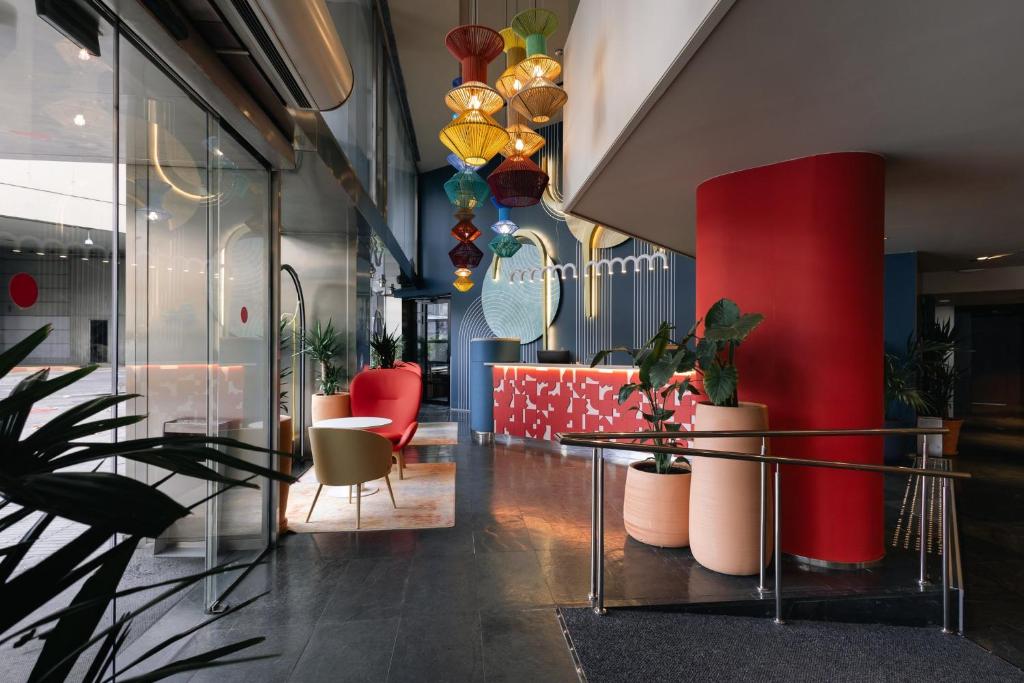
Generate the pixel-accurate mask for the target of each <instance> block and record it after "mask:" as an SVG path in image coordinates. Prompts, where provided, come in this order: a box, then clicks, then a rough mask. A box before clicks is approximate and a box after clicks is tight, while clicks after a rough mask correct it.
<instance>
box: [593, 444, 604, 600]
mask: <svg viewBox="0 0 1024 683" xmlns="http://www.w3.org/2000/svg"><path fill="white" fill-rule="evenodd" d="M594 613H595V614H604V613H605V609H604V449H603V448H601V449H598V453H597V586H596V593H595V597H594Z"/></svg>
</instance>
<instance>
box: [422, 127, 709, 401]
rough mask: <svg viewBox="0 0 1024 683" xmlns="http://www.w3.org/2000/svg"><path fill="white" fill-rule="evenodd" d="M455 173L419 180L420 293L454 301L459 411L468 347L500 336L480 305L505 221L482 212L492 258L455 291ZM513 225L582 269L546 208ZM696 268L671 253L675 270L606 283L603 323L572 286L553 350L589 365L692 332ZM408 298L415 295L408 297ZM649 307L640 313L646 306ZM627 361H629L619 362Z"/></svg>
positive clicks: (532, 352) (571, 283)
mask: <svg viewBox="0 0 1024 683" xmlns="http://www.w3.org/2000/svg"><path fill="white" fill-rule="evenodd" d="M538 132H540V133H542V134H544V136H545V137H547V138H548V139H549V141H550V140H552V139H556V140H557V136H559V135H560V134H561V126H550V127H548V128H544V129H541V130H540V131H538ZM497 163H498V160H495V161H492V162H491V164H490V165H488V166H487V167H485V168H483V169H481V170H480V172H479V173H480V175H481V176H482V177H484V178H486V177H487V174H488V173H490V171H491V170H492V169H493V168H494V167H495V166H496V165H497ZM453 173H454V170H453V169H451V168H447V167H446V168H442V169H438V170H435V171H430V172H428V173H423V174H421V175H420V177H419V192H420V194H419V221H420V240H419V244H420V254H419V260H418V263H419V264H420V273H421V275H422V277H423V280H424V283H423V288H422V289H421V290H419V291H418V292H417V293H416V294H417V295H422V296H427V295H437V294H451V297H452V299H451V301H452V305H451V321H452V325H451V330H452V367H451V376H452V407H453V408H466V407H467V405H466V404H467V398H468V397H467V396H465V395H464V394H466V393H467V390H466V387H467V383H468V360H467V359H468V346H469V344H468V342H469V340H470V339H472V338H474V337H486V336H492V334H493V333H492V332H491V331H490V329H489V328H487V326H486V322H485V321H484V320H483V315H482V308H481V304H480V292H481V285H480V283H481V282H482V279H483V278H484V277H485V274H486V272H487V270H486V269H487V265H488V264H489V263H491V257H492V254H491V251H490V250H489V249H488V248H487V244H488V243H489V242H490V241H491V239H493V237H494V236H495V235H494V232H493V231H491V229H490V225H491V224H492V223H494V222H495V221H496V220H497V211H496V210H495V208H494V207H493V206H492V205H491V204H490V202H488V203H487V205H486V206H484V207H482V208H480V209H479V210H478V211H477V214H476V217H475V218H474V219H473V223H474V224H475V225H476V226H477V227H478V228H479V229H480V231H481V232H482V233H483V234H482V235H481V236H480V237H479V238H478V239H477V240H476V245H477V246H478V247H479V248H480V250H481V251H483V252H484V258H483V260H482V261H481V263H480V266H478V267H477V268H476V269H474V273H473V281H474V282H476V283H477V284H476V286H475V287H474V288H473V289H471V290H469V291H468V292H465V293H462V292H458V291H456V290H455V289H454V288H453V287H452V281H453V280H454V279H455V276H454V274H453V272H452V271H453V270H454V269H453V267H452V265H451V262H450V261H449V259H448V250H449V249H451V248H452V247H453V246H455V239H454V238H453V237H452V236H451V228H452V226H453V225H454V224H455V220H454V218H453V217H452V211H453V209H452V206H451V205H450V204H449V203H448V198H447V196H446V195H445V193H444V187H443V185H444V182H445V181H446V180H448V179H449V178H450V177H451V176H452V174H453ZM511 217H512V220H513V221H515V222H516V223H517V224H518V225H519V227H520V228H530V229H533V230H535V231H537V232H539V233H541V234H542V235H544V237H545V238H546V240H547V242H548V244H549V245H550V247H551V249H552V252H553V253H552V257H553V259H554V260H555V262H556V263H575V264H576V265H577V267H579V266H580V265H581V263H580V262H581V252H580V243H579V242H578V241H577V240H576V238H575V237H573V235H572V233H571V232H570V231H569V229H568V227H567V226H566V224H565V223H564V222H563V221H559V220H557V219H555V218H553V217H551V216H550V215H549V214H548V213H547V212H546V211H545V209H544V208H543V207H542V206H540V205H538V206H531V207H528V208H524V209H513V211H512V216H511ZM652 251H654V247H653V245H651V244H649V243H647V242H644V241H642V240H636V239H630V240H629V241H627V242H625V243H624V244H621V245H619V246H617V247H613V248H611V249H602V250H601V254H600V256H601V257H602V258H608V257H614V256H626V255H631V254H638V253H650V252H652ZM695 277H696V269H695V266H694V261H693V259H692V258H690V257H688V256H683V255H681V254H675V253H671V252H669V270H668V271H662V270H661V269H660V268H658V269H656V270H655V271H654V272H652V273H648V272H642V273H640V274H638V275H634V274H626V275H616V276H614V277H611V278H602V279H603V280H604V282H603V288H604V291H603V292H602V295H601V300H600V306H599V308H598V316H597V318H596V319H594V320H591V321H586V320H585V319H583V317H582V315H581V314H580V310H581V308H582V291H581V290H580V283H581V282H583V280H582V273H581V277H580V279H577V280H572V279H568V280H565V281H564V282H563V283H562V295H561V303H560V306H559V310H558V312H557V315H556V317H555V321H554V324H553V326H552V328H553V329H552V337H551V343H550V346H551V347H552V348H565V349H569V350H571V351H572V352H573V354H574V356H575V357H576V358H577V359H578V360H580V361H585V362H587V361H589V360H590V358H591V357H592V356H593V354H594V352H595V351H597V350H599V349H602V348H607V347H611V346H636V345H638V344H639V343H642V342H643V341H646V339H647V338H649V337H650V336H651V335H653V333H654V331H655V330H656V329H657V326H658V325H659V324H660V322H661V321H662V320H663V319H664V320H669V321H670V322H672V323H673V324H674V325H676V327H677V328H678V329H679V330H680V335H681V334H683V333H685V332H686V331H687V330H688V329H689V328H690V326H691V325H693V321H694V303H695ZM403 296H409V295H408V294H406V293H403ZM641 300H642V301H643V302H644V306H642V307H641V306H638V305H636V304H638V303H639V302H640V301H641ZM538 348H539V343H538V342H534V343H531V344H527V345H524V346H523V347H522V358H523V360H536V352H537V350H538ZM613 362H623V359H613Z"/></svg>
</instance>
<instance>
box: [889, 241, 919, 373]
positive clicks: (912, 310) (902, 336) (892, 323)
mask: <svg viewBox="0 0 1024 683" xmlns="http://www.w3.org/2000/svg"><path fill="white" fill-rule="evenodd" d="M916 332H917V252H907V253H904V254H886V256H885V350H886V352H887V353H902V352H903V351H904V350H905V349H906V347H907V337H909V336H910V335H912V334H914V333H916Z"/></svg>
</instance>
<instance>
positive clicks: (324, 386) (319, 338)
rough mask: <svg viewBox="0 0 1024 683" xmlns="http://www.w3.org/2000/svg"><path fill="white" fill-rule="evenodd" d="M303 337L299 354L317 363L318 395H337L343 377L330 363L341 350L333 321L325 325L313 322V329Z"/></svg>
mask: <svg viewBox="0 0 1024 683" xmlns="http://www.w3.org/2000/svg"><path fill="white" fill-rule="evenodd" d="M303 337H304V338H303V340H302V352H301V353H302V354H303V355H305V356H308V357H310V358H312V359H313V361H314V362H316V363H317V368H318V369H317V384H318V386H319V388H320V393H321V394H323V395H325V396H330V395H331V394H336V393H338V391H339V390H340V389H341V385H342V383H343V382H344V381H345V377H344V372H343V371H342V370H341V368H339V367H336V366H335V365H334V363H333V362H332V361H333V360H334V359H335V358H337V357H338V356H340V355H341V353H342V350H343V349H342V345H341V340H340V339H339V336H338V331H337V330H335V329H334V319H333V318H332V319H329V320H328V321H327V324H326V325H323V324H322V323H321V322H320V321H319V320H317V321H315V322H314V323H313V329H312V330H310V331H309V332H307V333H305V334H304V335H303Z"/></svg>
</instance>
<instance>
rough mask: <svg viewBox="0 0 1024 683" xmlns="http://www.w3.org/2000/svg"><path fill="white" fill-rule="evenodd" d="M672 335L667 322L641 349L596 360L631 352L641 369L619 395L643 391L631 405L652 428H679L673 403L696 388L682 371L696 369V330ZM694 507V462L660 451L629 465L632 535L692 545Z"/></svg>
mask: <svg viewBox="0 0 1024 683" xmlns="http://www.w3.org/2000/svg"><path fill="white" fill-rule="evenodd" d="M671 334H672V326H671V325H669V324H668V323H667V322H662V323H661V325H660V326H659V328H658V331H657V333H656V334H655V335H654V336H653V337H651V339H650V340H649V341H648V342H647V343H646V344H644V345H643V346H641V347H640V348H638V349H627V348H615V349H605V350H603V351H600V352H599V353H598V354H597V355H595V356H594V359H593V361H592V362H591V367H593V366H595V365H598V364H599V363H601V362H602V361H603V360H604V359H605V358H606V357H607V356H608V355H609V354H610V353H613V352H615V351H619V352H623V353H627V354H629V356H630V358H631V359H632V364H633V366H634V367H636V368H638V369H639V372H638V373H637V381H636V382H630V383H627V384H624V385H622V386H621V387H620V388H619V393H618V397H617V399H618V402H619V405H624V404H625V403H627V402H628V401H629V400H630V399H632V398H633V397H634V395H637V394H638V395H639V401H638V402H637V403H636V404H635V405H633V406H632V407H631V408H630V410H634V411H636V412H637V413H639V415H640V416H641V417H642V418H643V419H644V420H645V421H646V422H647V424H649V425H650V428H651V430H652V431H659V432H661V431H665V432H671V431H678V430H679V424H678V423H676V422H674V418H675V410H674V409H673V408H670V407H669V406H670V402H673V401H674V402H675V403H676V404H678V403H679V402H680V401H681V400H682V398H683V396H685V395H686V394H687V393H696V389H695V388H694V387H693V385H692V384H691V383H690V378H689V377H680V376H679V373H685V372H689V371H691V370H693V362H694V359H695V357H696V356H695V354H694V352H693V350H692V349H691V348H690V341H691V340H692V339H693V330H690V332H689V333H687V335H686V336H685V337H684V338H683V339H682V340H680V341H678V342H673V341H672V338H671ZM655 442H656V443H661V442H660V441H659V440H657V439H656V440H655ZM689 508H690V466H689V465H688V464H687V462H686V461H685V460H682V459H679V460H677V459H676V457H675V456H673V455H672V454H670V453H655V454H654V457H653V458H651V459H648V460H643V461H638V462H634V463H631V464H630V465H629V469H628V470H627V472H626V490H625V499H624V501H623V505H622V519H623V523H624V524H625V527H626V532H627V533H628V534H629V535H630V536H632V537H633V538H635V539H636V540H638V541H640V542H641V543H647V544H650V545H655V546H660V547H663V548H680V547H683V546H686V545H688V544H689V540H690V524H689Z"/></svg>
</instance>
